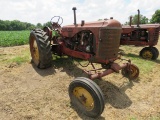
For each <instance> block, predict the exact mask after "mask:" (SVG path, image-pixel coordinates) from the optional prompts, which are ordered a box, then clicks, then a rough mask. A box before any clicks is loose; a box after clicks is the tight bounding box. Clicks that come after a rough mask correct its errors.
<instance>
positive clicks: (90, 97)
mask: <svg viewBox="0 0 160 120" xmlns="http://www.w3.org/2000/svg"><path fill="white" fill-rule="evenodd" d="M69 96H70V99H71V103H72V105H73V106H74V107H76V108H78V109H79V110H80V111H81V112H82V113H84V114H85V115H87V116H89V117H98V116H100V115H101V113H102V112H103V110H104V96H103V93H102V91H101V89H100V88H99V86H98V85H97V84H96V83H95V82H93V81H92V80H90V79H88V78H84V77H78V78H76V79H75V80H74V81H72V82H71V83H70V85H69Z"/></svg>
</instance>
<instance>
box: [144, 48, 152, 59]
mask: <svg viewBox="0 0 160 120" xmlns="http://www.w3.org/2000/svg"><path fill="white" fill-rule="evenodd" d="M142 57H143V58H145V59H152V57H153V54H152V52H151V51H148V50H147V51H145V52H144V53H143V54H142Z"/></svg>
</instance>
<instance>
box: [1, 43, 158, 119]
mask: <svg viewBox="0 0 160 120" xmlns="http://www.w3.org/2000/svg"><path fill="white" fill-rule="evenodd" d="M156 47H157V48H158V49H159V50H160V44H158V45H157V46H156ZM141 48H142V47H138V48H137V47H128V46H122V47H121V49H124V50H125V52H126V53H125V56H124V58H126V59H131V60H132V62H133V63H134V64H136V65H137V66H138V67H139V69H140V76H139V78H138V79H137V80H135V81H129V80H128V79H127V78H124V77H123V76H122V75H121V74H118V73H114V74H110V75H108V76H106V77H103V78H102V79H101V80H98V79H97V80H95V82H96V83H97V84H98V85H99V86H100V88H101V89H102V91H103V93H104V96H105V109H104V112H103V113H102V115H101V116H100V117H99V118H97V120H104V119H108V120H159V119H160V106H159V103H160V94H159V91H160V82H159V78H160V71H159V70H160V57H159V58H158V59H157V60H156V61H148V60H143V59H141V58H139V56H138V54H139V51H140V49H141ZM24 51H29V47H28V45H25V46H19V47H9V48H0V53H1V54H0V66H1V67H0V75H1V76H0V96H1V97H0V116H1V117H0V119H1V120H53V119H54V120H63V119H67V120H80V119H84V120H90V119H91V118H89V117H86V116H85V115H83V114H81V113H80V112H79V111H76V110H75V109H74V108H73V107H72V106H71V105H70V99H69V96H68V86H69V83H70V82H71V81H72V80H73V79H74V78H75V77H79V76H86V74H84V73H83V72H82V69H81V67H80V65H78V63H77V62H72V61H71V59H70V58H66V57H65V58H63V59H62V58H54V60H53V66H52V67H51V68H49V69H45V70H39V69H37V68H36V67H35V66H34V65H32V64H30V57H29V56H28V57H27V58H26V61H27V62H26V61H23V62H22V64H20V65H19V64H13V63H16V61H13V63H12V62H5V61H6V60H8V59H10V60H11V61H12V60H13V59H14V57H15V56H19V57H22V55H23V53H24ZM27 55H29V53H27V52H26V55H25V56H27ZM22 58H23V57H22ZM24 58H25V57H24ZM84 64H85V63H84ZM97 66H98V65H97ZM86 69H88V68H86Z"/></svg>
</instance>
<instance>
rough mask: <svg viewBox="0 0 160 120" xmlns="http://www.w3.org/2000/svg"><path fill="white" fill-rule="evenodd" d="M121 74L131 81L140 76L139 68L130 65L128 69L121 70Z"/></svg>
mask: <svg viewBox="0 0 160 120" xmlns="http://www.w3.org/2000/svg"><path fill="white" fill-rule="evenodd" d="M121 73H122V75H123V76H125V77H127V78H129V79H130V80H134V79H136V78H138V76H139V68H138V67H137V66H136V65H134V64H129V65H128V66H127V67H125V68H123V69H122V70H121Z"/></svg>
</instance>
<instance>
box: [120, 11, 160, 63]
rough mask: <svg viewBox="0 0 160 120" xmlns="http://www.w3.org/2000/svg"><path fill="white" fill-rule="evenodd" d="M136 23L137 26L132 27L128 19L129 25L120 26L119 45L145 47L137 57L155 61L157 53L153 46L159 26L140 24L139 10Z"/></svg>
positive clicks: (156, 41)
mask: <svg viewBox="0 0 160 120" xmlns="http://www.w3.org/2000/svg"><path fill="white" fill-rule="evenodd" d="M137 21H138V22H137V25H132V17H130V25H123V26H122V34H121V38H120V39H121V40H120V45H135V46H147V47H144V48H143V49H142V50H141V51H140V52H139V55H140V56H141V57H142V58H144V59H151V60H156V59H157V58H158V56H159V51H158V49H157V48H156V47H154V46H155V45H157V43H158V39H159V31H160V24H140V11H139V10H138V20H137Z"/></svg>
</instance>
